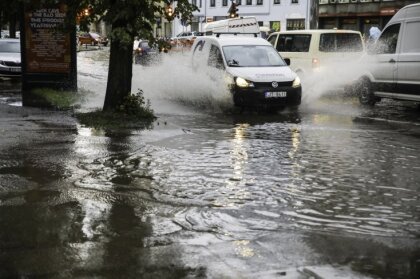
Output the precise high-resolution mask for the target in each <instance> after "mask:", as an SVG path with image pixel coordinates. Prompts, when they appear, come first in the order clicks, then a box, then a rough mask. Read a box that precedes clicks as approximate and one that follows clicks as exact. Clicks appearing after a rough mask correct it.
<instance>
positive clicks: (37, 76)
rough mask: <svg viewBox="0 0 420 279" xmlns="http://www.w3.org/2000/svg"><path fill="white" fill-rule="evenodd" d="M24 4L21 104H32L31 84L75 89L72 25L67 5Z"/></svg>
mask: <svg viewBox="0 0 420 279" xmlns="http://www.w3.org/2000/svg"><path fill="white" fill-rule="evenodd" d="M33 2H36V1H32V2H31V3H30V4H26V5H25V6H24V11H23V30H22V31H23V35H22V36H21V37H22V38H21V44H22V47H21V49H22V92H23V104H24V105H36V104H35V103H36V102H35V103H34V102H33V101H34V100H33V96H31V93H30V92H31V90H33V89H35V88H52V89H57V90H71V91H76V90H77V70H76V34H75V25H74V26H73V27H72V28H71V30H69V29H68V28H65V26H67V25H68V24H67V23H68V22H66V20H67V19H66V17H67V5H66V4H65V3H64V1H61V2H59V3H58V4H53V5H41V6H39V5H37V6H32V5H31V4H32V3H33Z"/></svg>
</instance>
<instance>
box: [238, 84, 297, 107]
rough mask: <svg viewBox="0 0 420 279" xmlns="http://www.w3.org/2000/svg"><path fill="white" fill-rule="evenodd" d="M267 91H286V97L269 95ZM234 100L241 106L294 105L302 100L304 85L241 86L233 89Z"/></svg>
mask: <svg viewBox="0 0 420 279" xmlns="http://www.w3.org/2000/svg"><path fill="white" fill-rule="evenodd" d="M267 92H286V96H285V97H267V95H266V94H267ZM232 93H233V102H234V104H235V106H240V107H260V106H263V107H279V108H280V107H290V106H291V107H293V106H299V105H300V103H301V100H302V87H297V88H293V87H287V88H285V87H277V88H252V87H250V88H240V87H237V86H235V88H233V89H232Z"/></svg>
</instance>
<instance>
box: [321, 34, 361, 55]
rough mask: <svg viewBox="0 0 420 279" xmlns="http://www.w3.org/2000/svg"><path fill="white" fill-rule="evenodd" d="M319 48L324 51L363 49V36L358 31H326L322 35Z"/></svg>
mask: <svg viewBox="0 0 420 279" xmlns="http://www.w3.org/2000/svg"><path fill="white" fill-rule="evenodd" d="M319 50H320V51H323V52H358V51H363V43H362V38H361V37H360V35H359V34H356V33H324V34H321V36H320V41H319Z"/></svg>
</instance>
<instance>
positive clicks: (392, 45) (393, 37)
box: [375, 23, 401, 54]
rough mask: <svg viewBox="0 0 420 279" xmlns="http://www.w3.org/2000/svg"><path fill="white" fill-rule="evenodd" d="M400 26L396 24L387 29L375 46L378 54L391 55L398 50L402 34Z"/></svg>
mask: <svg viewBox="0 0 420 279" xmlns="http://www.w3.org/2000/svg"><path fill="white" fill-rule="evenodd" d="M400 25H401V24H399V23H398V24H394V25H391V26H389V27H388V28H387V29H385V30H384V31H383V32H382V34H381V36H380V37H379V39H378V41H377V42H376V45H375V50H376V53H378V54H390V53H395V51H396V50H397V41H398V34H399V33H400Z"/></svg>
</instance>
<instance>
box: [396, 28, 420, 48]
mask: <svg viewBox="0 0 420 279" xmlns="http://www.w3.org/2000/svg"><path fill="white" fill-rule="evenodd" d="M419 30H420V21H415V22H407V23H406V25H405V30H404V39H403V43H402V49H401V52H403V53H413V52H415V53H419V52H420V36H419Z"/></svg>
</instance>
